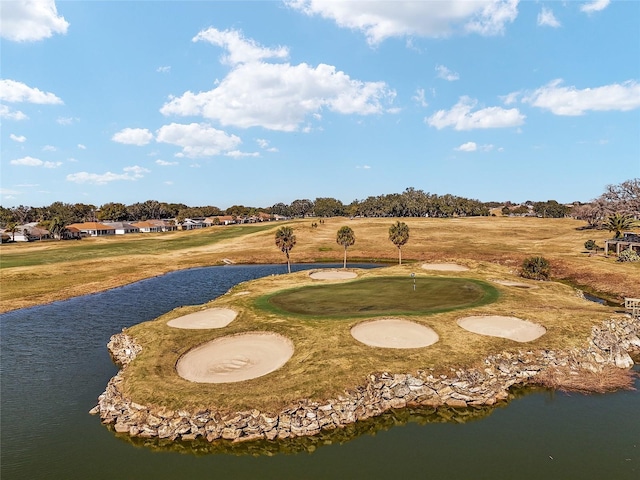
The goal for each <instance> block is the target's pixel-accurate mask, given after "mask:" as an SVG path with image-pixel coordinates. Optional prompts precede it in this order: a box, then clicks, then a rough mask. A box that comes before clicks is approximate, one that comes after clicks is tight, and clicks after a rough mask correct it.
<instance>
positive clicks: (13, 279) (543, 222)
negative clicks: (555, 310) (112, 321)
mask: <svg viewBox="0 0 640 480" xmlns="http://www.w3.org/2000/svg"><path fill="white" fill-rule="evenodd" d="M402 220H403V221H404V222H405V223H407V224H408V225H409V228H410V239H409V242H408V243H407V244H406V245H405V246H404V247H403V249H402V256H403V261H405V262H428V261H438V262H441V261H462V262H465V263H469V264H474V263H477V262H487V263H491V264H496V265H502V266H504V267H506V268H507V269H509V270H510V271H512V272H516V271H517V270H518V268H519V266H520V264H521V262H522V260H523V259H524V258H526V257H528V256H531V255H543V256H544V257H546V258H547V259H549V261H550V262H551V266H552V270H553V271H552V273H553V276H554V277H555V278H556V279H561V280H566V281H569V282H571V283H572V284H576V285H582V286H585V287H586V288H588V289H589V291H591V292H593V293H600V294H602V295H605V296H607V297H608V298H611V299H614V300H616V301H622V299H623V298H624V297H640V282H638V280H637V279H638V278H639V277H640V265H638V264H637V263H635V264H634V263H626V264H621V263H618V262H616V261H615V258H605V257H603V256H601V255H599V256H590V255H589V254H588V253H587V252H585V251H584V242H585V241H587V240H589V239H594V240H596V242H597V243H598V244H600V245H602V244H603V241H604V239H606V238H608V237H609V235H608V232H604V231H592V230H584V229H583V227H584V222H580V221H574V220H570V219H539V218H503V217H482V218H454V219H430V218H409V219H402ZM394 221H395V219H391V218H373V219H368V218H359V219H353V220H350V219H347V218H330V219H326V220H325V222H324V223H320V224H318V227H317V228H313V227H312V226H311V223H312V220H311V219H307V220H296V221H292V222H287V224H288V225H291V226H292V227H293V228H294V233H295V234H296V236H297V245H296V246H295V248H294V249H293V250H292V252H291V258H292V261H293V262H300V263H302V262H329V261H331V262H339V261H341V260H342V255H343V252H344V250H343V248H342V247H341V246H340V245H337V244H336V241H335V238H336V233H337V230H338V229H339V228H340V227H341V226H344V225H347V226H350V227H351V228H352V229H353V231H354V233H355V236H356V243H355V245H353V246H352V247H350V248H349V250H348V261H349V262H355V261H384V262H394V261H396V260H397V258H398V251H397V248H396V247H395V246H394V245H393V244H392V243H391V242H390V241H389V240H388V229H389V227H390V226H391V225H392V223H393V222H394ZM315 223H317V221H315ZM282 225H284V223H283V222H278V223H266V224H254V225H242V226H226V227H223V226H220V227H211V228H207V229H202V230H193V231H185V232H167V233H161V234H136V235H127V236H122V237H121V236H117V237H112V238H104V237H103V238H97V239H92V238H86V239H83V240H81V241H67V242H55V241H54V242H42V243H40V242H34V243H29V244H4V245H2V246H0V281H1V285H2V288H1V289H0V312H4V311H9V310H14V309H17V308H23V307H28V306H33V305H38V304H42V303H47V302H51V301H55V300H61V299H65V298H69V297H72V296H77V295H83V294H87V293H95V292H98V291H102V290H105V289H108V288H113V287H117V286H121V285H125V284H127V283H131V282H134V281H137V280H141V279H143V278H148V277H152V276H156V275H160V274H163V273H166V272H169V271H173V270H179V269H184V268H191V267H198V266H209V265H221V264H222V263H223V259H229V260H231V261H233V262H236V263H248V264H252V263H283V262H284V255H283V254H282V253H281V252H280V251H279V250H278V249H277V247H276V246H275V244H274V233H275V230H276V229H277V228H279V227H281V226H282Z"/></svg>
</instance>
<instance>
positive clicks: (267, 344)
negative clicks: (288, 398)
mask: <svg viewBox="0 0 640 480" xmlns="http://www.w3.org/2000/svg"><path fill="white" fill-rule="evenodd" d="M291 355H293V343H292V342H291V341H290V340H289V339H288V338H286V337H283V336H282V335H278V334H276V333H269V332H251V333H243V334H240V335H232V336H228V337H222V338H217V339H215V340H212V341H210V342H207V343H204V344H202V345H200V346H198V347H196V348H194V349H193V350H191V351H189V352H187V353H186V354H185V355H183V356H182V357H180V359H179V360H178V363H177V364H176V371H177V372H178V375H180V376H181V377H182V378H184V379H186V380H189V381H191V382H198V383H231V382H242V381H244V380H249V379H252V378H257V377H261V376H263V375H266V374H267V373H271V372H273V371H275V370H277V369H279V368H280V367H282V366H283V365H284V364H285V363H287V361H288V360H289V359H290V358H291Z"/></svg>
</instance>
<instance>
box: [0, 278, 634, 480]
mask: <svg viewBox="0 0 640 480" xmlns="http://www.w3.org/2000/svg"><path fill="white" fill-rule="evenodd" d="M336 266H339V265H322V267H336ZM352 266H356V265H352ZM367 266H369V267H370V266H372V265H367ZM318 267H319V266H318V265H294V266H292V268H293V269H294V270H300V269H308V268H318ZM285 271H286V267H285V266H282V265H263V266H225V267H211V268H199V269H193V270H186V271H181V272H174V273H170V274H167V275H164V276H161V277H156V278H152V279H148V280H145V281H142V282H138V283H136V284H133V285H129V286H126V287H122V288H117V289H114V290H110V291H107V292H103V293H99V294H95V295H89V296H85V297H79V298H74V299H71V300H67V301H63V302H56V303H53V304H50V305H44V306H39V307H34V308H29V309H23V310H18V311H14V312H9V313H6V314H3V315H2V316H0V333H1V335H0V395H1V397H0V408H1V409H0V442H1V443H0V477H1V478H2V479H3V480H10V479H112V478H118V479H158V480H161V479H175V478H196V477H199V478H225V479H234V480H235V479H244V478H247V479H251V478H261V479H270V478H274V479H280V480H281V479H289V478H295V479H298V478H304V479H334V478H336V479H338V478H339V479H342V478H349V479H359V478H363V479H365V478H366V479H378V478H380V479H391V478H408V477H409V476H414V477H416V478H427V477H428V478H436V479H438V478H445V477H446V478H452V479H457V478H465V479H466V478H469V479H482V478H492V479H495V478H518V479H552V478H554V479H555V478H558V479H560V478H561V479H571V478H576V479H592V478H593V479H596V478H603V477H605V478H610V479H634V480H635V479H637V478H640V393H639V392H638V391H623V392H616V393H612V394H607V395H591V396H584V395H578V394H571V395H568V394H561V393H554V392H549V391H543V390H520V391H516V392H514V395H513V398H512V399H511V401H510V402H509V404H508V405H506V406H503V407H499V408H495V409H492V410H484V411H474V412H471V411H462V412H454V411H447V410H442V411H438V412H434V411H433V410H428V409H425V410H402V411H398V412H393V413H390V414H388V415H385V416H383V417H381V418H379V419H375V420H371V421H367V422H362V423H359V424H357V425H355V426H353V427H352V428H348V429H345V430H341V431H339V432H335V433H333V434H328V435H322V436H319V437H316V438H311V439H298V440H294V441H288V442H280V443H267V442H263V443H253V444H240V445H233V444H228V443H220V444H214V445H210V444H205V443H202V442H200V443H198V442H196V443H185V444H182V443H174V444H169V445H162V444H159V443H158V442H157V441H153V442H141V441H132V440H131V439H130V438H129V437H128V436H118V435H116V434H115V433H113V432H112V431H111V430H109V429H108V428H106V427H105V426H103V425H102V424H101V423H100V420H99V418H97V417H95V416H91V415H89V414H88V413H87V412H88V411H89V410H90V409H91V408H92V407H93V406H95V404H96V402H97V397H98V395H100V393H102V392H103V390H104V388H105V386H106V384H107V382H108V381H109V379H110V378H111V377H112V376H113V375H114V374H115V373H116V372H117V369H116V367H115V366H114V365H113V363H112V361H111V358H110V357H109V354H108V352H107V349H106V343H107V342H108V340H109V337H110V336H111V335H113V334H114V333H116V332H119V331H120V330H121V329H122V328H124V327H128V326H131V325H134V324H137V323H140V322H143V321H146V320H151V319H153V318H155V317H157V316H158V315H160V314H162V313H165V312H167V311H168V310H171V309H173V308H175V307H177V306H180V305H191V304H201V303H204V302H207V301H209V300H211V299H212V298H215V297H217V296H219V295H221V294H223V293H225V292H226V291H227V290H228V289H229V288H231V287H232V286H233V285H235V284H237V283H239V282H242V281H246V280H250V279H254V278H258V277H262V276H265V275H271V274H281V273H284V272H285ZM636 368H637V367H636ZM636 387H637V388H640V382H638V381H636Z"/></svg>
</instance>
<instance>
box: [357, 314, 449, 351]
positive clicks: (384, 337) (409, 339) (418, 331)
mask: <svg viewBox="0 0 640 480" xmlns="http://www.w3.org/2000/svg"><path fill="white" fill-rule="evenodd" d="M351 335H352V336H353V338H355V339H356V340H358V341H359V342H361V343H364V344H365V345H369V346H370V347H382V348H421V347H428V346H429V345H433V344H434V343H436V342H437V341H438V339H439V337H438V334H437V333H436V332H434V331H433V330H432V329H430V328H429V327H425V326H424V325H420V324H418V323H415V322H410V321H408V320H401V319H397V318H384V319H381V320H373V321H370V322H363V323H359V324H358V325H356V326H355V327H353V328H352V329H351Z"/></svg>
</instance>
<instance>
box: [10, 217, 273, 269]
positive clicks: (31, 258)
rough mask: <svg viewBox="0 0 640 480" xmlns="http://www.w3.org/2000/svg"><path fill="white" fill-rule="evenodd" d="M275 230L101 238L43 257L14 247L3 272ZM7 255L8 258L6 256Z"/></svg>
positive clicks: (57, 247)
mask: <svg viewBox="0 0 640 480" xmlns="http://www.w3.org/2000/svg"><path fill="white" fill-rule="evenodd" d="M269 228H273V225H271V224H264V225H255V226H253V225H251V226H227V227H220V228H210V229H207V231H206V234H201V235H193V234H191V235H190V234H189V232H167V233H162V234H147V233H140V234H132V235H127V236H126V237H124V236H120V235H118V236H115V235H114V236H112V237H109V238H101V239H100V240H101V241H100V242H96V241H92V239H89V240H84V241H65V242H62V243H60V242H47V243H46V244H45V243H42V245H48V246H51V247H54V248H51V249H50V250H47V251H46V254H43V253H42V252H41V251H31V250H27V249H25V250H24V251H17V249H15V251H12V250H10V249H11V247H13V245H4V246H3V247H2V253H3V256H2V262H0V268H3V269H4V268H12V267H26V266H37V265H46V264H56V263H64V262H73V261H79V260H94V259H103V258H108V257H118V256H130V255H160V254H165V253H169V252H172V251H180V250H185V249H189V248H197V247H202V246H206V245H210V244H212V243H215V242H220V241H223V240H228V239H232V238H239V237H241V236H244V235H247V234H249V233H256V232H260V231H262V230H266V229H269ZM5 253H6V255H5Z"/></svg>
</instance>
